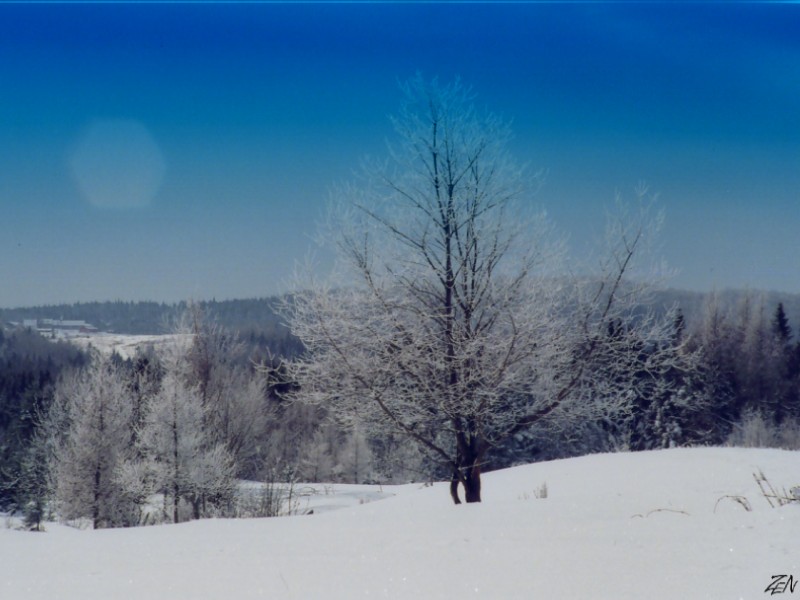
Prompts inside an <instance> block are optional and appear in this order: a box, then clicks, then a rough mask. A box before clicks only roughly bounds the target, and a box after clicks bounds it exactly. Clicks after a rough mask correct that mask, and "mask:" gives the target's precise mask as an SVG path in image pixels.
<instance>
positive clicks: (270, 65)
mask: <svg viewBox="0 0 800 600" xmlns="http://www.w3.org/2000/svg"><path fill="white" fill-rule="evenodd" d="M798 31H800V5H797V4H779V3H771V4H756V3H748V4H726V3H715V4H704V3H681V4H676V3H659V4H651V3H635V4H627V3H613V4H605V3H586V4H573V5H569V4H561V3H556V4H502V5H491V4H405V5H403V4H296V5H292V4H235V5H231V4H228V5H225V4H183V5H181V4H146V5H136V4H107V5H98V4H86V5H81V4H40V5H24V4H0V211H1V212H0V215H1V218H0V252H1V253H2V259H0V280H2V281H3V285H2V286H0V306H18V305H29V304H42V303H56V302H71V301H77V300H83V301H86V300H105V299H123V300H140V299H154V300H165V301H175V300H179V299H185V298H189V297H192V298H196V299H206V298H217V299H223V298H236V297H252V296H263V295H269V294H272V293H276V292H280V291H284V290H285V289H286V284H287V281H288V279H289V277H290V274H291V272H292V269H293V265H294V263H295V261H298V260H302V259H303V258H304V257H305V256H306V254H307V253H308V252H309V250H310V249H313V244H312V243H311V241H310V237H311V236H313V234H314V233H315V231H316V223H317V221H318V220H319V218H320V217H321V215H322V214H323V212H324V207H325V203H326V200H327V194H328V189H329V188H330V186H331V185H332V184H334V183H336V182H339V181H343V180H347V179H349V178H350V177H351V175H352V173H353V171H354V170H355V169H356V168H357V167H358V165H359V163H360V161H361V159H362V157H364V156H365V155H372V156H380V155H382V154H383V153H384V150H385V142H386V140H387V139H390V138H391V135H392V130H391V125H390V122H389V118H388V117H389V116H390V115H391V114H393V113H394V112H396V110H397V108H398V105H399V101H400V93H399V90H398V85H397V82H398V81H399V80H404V79H407V78H409V77H412V76H413V75H414V74H415V73H416V72H418V71H419V72H422V73H423V74H424V75H426V76H438V77H439V78H440V79H441V80H450V79H452V78H454V77H456V76H458V77H460V78H461V79H462V80H463V81H464V82H465V83H467V84H469V85H471V86H472V87H473V88H474V90H475V92H476V94H477V103H478V104H479V105H480V106H485V107H487V108H488V109H490V110H492V111H494V112H496V113H499V114H500V115H502V116H504V117H506V118H508V119H511V120H513V130H514V134H515V138H514V141H513V148H512V151H513V153H514V155H515V157H516V158H517V159H518V160H519V161H520V162H523V163H526V164H528V165H530V167H531V168H532V169H534V170H538V169H545V170H546V171H547V178H546V181H545V185H544V187H543V188H542V189H541V190H540V192H539V193H538V194H537V195H536V197H534V198H532V199H531V200H530V202H532V203H534V204H536V205H537V206H541V207H543V208H545V209H546V210H547V211H548V212H549V213H550V215H551V216H552V218H553V220H554V221H555V222H556V225H557V226H558V227H559V228H560V229H561V230H563V231H565V232H566V233H567V234H569V235H570V237H571V240H572V243H573V245H574V247H575V251H576V252H577V253H581V252H583V251H585V250H586V247H587V240H589V239H592V238H593V236H596V235H597V233H599V231H600V229H601V225H602V223H601V221H602V218H603V214H604V209H605V207H607V206H609V205H611V204H612V203H613V199H614V195H615V193H616V191H620V192H622V193H623V194H630V192H631V190H632V189H633V188H634V187H635V186H636V184H637V182H639V181H640V180H645V181H647V182H648V184H649V185H650V188H651V190H653V191H657V192H659V195H660V199H661V205H662V206H663V207H664V208H665V210H666V216H667V222H666V226H665V229H664V231H663V233H662V248H663V255H664V257H665V258H666V259H667V261H668V262H669V263H670V264H671V265H672V266H674V267H676V268H677V269H678V270H679V274H678V276H677V277H676V278H675V279H674V281H673V285H675V286H676V287H682V288H688V289H699V290H707V289H712V288H718V289H720V288H726V287H744V286H749V287H750V288H763V289H774V290H782V291H791V292H800V235H798V228H799V227H800V35H798V34H797V32H798ZM123 190H124V191H123Z"/></svg>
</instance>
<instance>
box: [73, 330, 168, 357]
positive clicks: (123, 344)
mask: <svg viewBox="0 0 800 600" xmlns="http://www.w3.org/2000/svg"><path fill="white" fill-rule="evenodd" d="M180 335H181V334H164V335H129V334H124V333H93V334H83V335H81V334H79V335H71V336H69V337H67V338H65V339H66V340H67V341H69V342H71V343H73V344H75V345H76V346H78V347H80V348H82V349H83V350H87V349H89V348H95V349H97V350H99V351H100V352H102V353H103V354H111V353H113V352H116V353H117V354H119V355H120V356H121V357H122V358H132V357H133V356H135V355H136V350H137V349H139V348H144V347H145V346H152V347H153V348H155V349H156V350H157V349H158V348H159V347H161V346H164V345H166V344H169V343H171V342H172V341H173V340H174V339H176V337H180Z"/></svg>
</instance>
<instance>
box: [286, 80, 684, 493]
mask: <svg viewBox="0 0 800 600" xmlns="http://www.w3.org/2000/svg"><path fill="white" fill-rule="evenodd" d="M404 92H405V95H406V102H405V104H404V107H403V110H402V112H401V114H400V116H399V118H397V119H396V120H395V121H394V124H395V128H396V130H397V132H398V135H399V140H400V141H399V144H398V145H397V146H396V147H394V148H392V151H391V158H390V160H389V161H388V163H387V164H386V165H381V166H374V165H373V166H371V167H368V169H367V170H366V171H365V177H364V182H363V185H361V186H359V187H347V188H345V189H344V190H342V191H343V193H344V200H345V205H344V208H343V209H342V210H341V211H340V212H339V213H338V217H339V218H338V220H337V221H336V231H337V234H336V236H337V237H336V243H337V247H338V250H339V256H340V259H341V262H340V263H339V267H340V269H339V270H338V271H337V272H336V273H335V281H336V287H331V286H326V285H322V284H316V283H314V282H313V281H312V282H311V283H310V284H308V285H307V287H306V288H305V291H300V292H298V293H297V294H296V295H294V296H293V298H292V302H291V304H290V305H289V306H288V308H287V310H288V313H289V314H288V316H289V320H290V324H291V328H292V331H293V333H294V334H295V335H297V336H298V337H299V338H300V339H301V340H302V341H303V343H304V344H305V347H306V348H307V349H308V353H307V354H306V355H305V356H303V357H302V358H301V359H299V360H296V361H294V362H293V363H291V365H290V369H291V372H292V374H293V376H294V378H295V380H296V381H297V383H298V385H299V392H298V393H297V396H298V397H300V398H302V399H304V400H306V401H309V402H316V403H322V404H324V405H326V406H328V407H329V408H330V409H332V410H333V411H335V412H336V414H337V415H338V417H339V418H342V419H348V418H349V419H350V420H351V421H352V422H361V423H363V424H364V426H365V427H369V428H370V431H371V432H372V433H373V434H380V432H383V433H384V434H387V433H388V432H390V431H394V432H400V433H402V434H403V435H405V436H407V437H408V438H410V439H411V440H413V441H414V442H416V444H417V445H418V446H419V447H420V448H422V449H423V450H425V451H426V452H427V453H428V454H429V455H430V456H431V457H433V458H434V459H435V460H436V461H437V462H438V463H439V464H440V465H443V466H444V467H445V468H446V469H447V470H448V471H449V472H450V474H451V476H452V482H451V495H452V498H453V501H454V502H455V503H460V498H459V495H458V488H459V485H460V486H463V488H464V495H465V499H466V501H467V502H477V501H480V499H481V481H480V475H481V471H482V469H483V468H484V459H485V457H486V454H487V452H488V450H489V449H490V448H491V447H493V446H496V445H499V444H501V443H502V442H503V441H504V440H505V439H507V438H508V437H509V436H512V435H515V434H517V433H519V432H521V431H523V430H525V429H526V428H528V427H530V426H531V425H533V424H535V423H538V422H540V421H543V420H545V419H564V418H567V417H569V416H572V417H582V418H589V417H591V416H597V415H599V414H604V413H609V412H613V411H615V410H620V409H623V410H624V409H629V408H630V406H631V404H630V400H629V396H628V395H627V394H626V392H627V391H628V390H629V388H630V385H632V382H633V381H634V377H633V374H632V373H631V369H629V368H627V365H629V364H630V361H629V360H628V361H627V362H626V360H627V359H628V358H629V357H630V352H631V344H630V341H631V338H632V337H636V339H638V340H645V341H646V342H647V343H652V341H653V340H657V339H666V338H667V337H668V335H669V330H670V325H671V323H670V317H668V318H667V319H665V320H664V321H663V322H661V321H656V320H655V319H653V318H649V317H646V316H645V317H642V316H641V314H639V313H640V311H639V312H638V313H637V310H636V308H637V299H638V298H639V293H640V292H641V291H642V289H641V288H640V286H638V285H634V284H631V283H630V282H628V281H626V277H627V276H628V275H630V273H631V272H632V271H633V269H634V261H633V259H634V256H635V255H636V254H637V253H638V252H639V251H640V250H641V247H642V245H643V244H644V243H645V239H646V237H647V233H648V227H649V222H648V221H647V220H646V219H643V218H641V217H642V214H640V213H636V214H634V215H632V217H633V218H632V219H626V218H620V219H617V220H614V221H613V222H612V226H611V228H610V230H609V232H610V238H609V240H610V243H611V251H610V254H609V255H608V257H607V259H606V260H605V261H603V262H601V265H600V268H601V272H600V273H599V274H598V275H592V276H586V277H580V278H571V279H568V278H566V277H565V274H564V272H563V264H562V262H563V259H564V251H563V244H561V243H560V242H559V241H558V240H557V239H555V238H554V236H553V235H552V231H551V228H550V227H549V225H547V223H546V221H545V220H544V218H543V217H536V216H533V217H531V218H526V217H525V215H524V213H523V212H522V211H521V210H520V209H519V208H518V205H516V204H515V203H516V201H517V200H520V199H521V198H523V195H524V193H525V191H526V189H527V187H526V184H525V181H526V180H525V178H524V175H523V173H522V171H521V170H520V169H518V168H517V167H516V166H515V165H514V163H513V162H512V161H511V159H510V158H509V157H508V155H507V153H506V150H505V148H506V143H507V140H508V138H509V130H508V128H507V127H506V126H505V125H504V124H503V123H502V122H501V121H500V120H498V119H497V118H495V117H493V116H491V115H480V114H478V112H477V111H476V110H475V108H474V107H473V105H472V99H471V95H470V93H469V91H468V90H467V89H465V88H464V87H463V86H462V85H461V84H460V83H458V82H456V83H455V84H453V85H449V86H440V85H438V84H437V83H436V82H433V83H430V84H429V83H427V82H425V81H424V80H422V79H421V78H419V77H418V78H417V79H414V80H412V81H411V82H410V83H409V84H407V85H406V86H405V87H404ZM644 193H645V192H644V190H642V195H644ZM610 323H618V324H620V326H621V327H622V329H623V330H624V331H626V332H629V333H628V334H626V335H624V336H620V337H619V338H617V339H612V338H609V337H608V336H607V330H608V327H609V324H610ZM634 334H635V335H634ZM601 353H602V354H603V356H604V357H605V358H604V361H606V362H608V361H611V362H613V364H615V365H616V369H615V377H614V378H610V377H609V378H602V377H600V375H599V374H598V373H597V372H595V371H593V370H592V369H591V368H590V366H591V364H593V362H595V363H596V362H597V361H598V360H600V355H601Z"/></svg>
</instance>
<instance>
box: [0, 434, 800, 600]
mask: <svg viewBox="0 0 800 600" xmlns="http://www.w3.org/2000/svg"><path fill="white" fill-rule="evenodd" d="M759 469H760V470H761V471H763V472H764V474H765V475H766V476H767V477H768V478H769V480H770V482H771V483H772V484H773V485H774V486H775V487H776V488H783V487H785V488H787V489H789V488H790V487H791V486H794V485H797V484H798V483H800V455H798V453H796V452H786V451H779V450H752V449H733V448H700V449H675V450H666V451H659V452H642V453H632V454H606V455H594V456H588V457H583V458H576V459H570V460H561V461H553V462H549V463H539V464H534V465H528V466H524V467H517V468H514V469H508V470H504V471H498V472H495V473H489V474H487V475H485V477H484V491H483V500H484V501H483V503H481V504H476V505H461V506H453V505H452V504H451V502H450V499H449V496H448V493H447V486H446V485H445V484H436V485H434V486H432V487H430V486H429V487H423V486H420V485H408V486H401V487H399V488H388V487H384V488H378V487H377V486H375V487H372V488H370V486H356V487H352V486H334V487H324V488H317V489H318V492H319V493H318V494H316V495H314V498H313V502H314V503H315V504H314V507H315V510H314V514H313V515H303V516H294V517H283V518H273V519H257V520H205V521H195V522H191V523H186V524H181V525H164V526H154V527H146V528H137V529H127V530H104V531H90V530H84V531H80V530H76V529H71V528H68V527H64V526H59V525H55V524H48V526H47V532H45V533H41V534H39V533H25V532H20V531H14V530H10V529H0V574H1V575H0V598H4V599H5V598H8V599H24V600H34V599H42V600H44V599H47V600H53V599H60V600H86V599H98V600H101V599H102V600H108V599H112V598H113V599H120V598H131V599H140V598H148V599H156V598H165V599H176V600H177V599H185V600H201V599H206V598H207V599H227V598H230V599H232V600H242V599H248V598H279V599H283V598H286V599H306V598H311V599H316V598H319V599H342V600H345V599H348V600H349V599H353V598H414V599H417V598H448V599H450V598H498V599H514V598H519V599H523V598H524V599H531V598H539V599H573V598H581V599H582V598H609V599H616V600H621V599H637V600H640V599H647V600H652V599H658V598H663V599H669V600H675V599H682V600H686V599H690V600H691V599H694V598H709V599H738V598H763V597H765V596H769V595H770V594H769V592H767V593H765V589H766V588H767V586H768V585H770V583H771V582H772V581H773V576H775V575H783V574H785V575H791V576H792V577H793V578H794V581H796V580H797V579H798V578H800V536H798V532H799V531H800V504H798V503H796V502H795V503H791V504H788V505H786V506H782V507H779V508H770V505H769V504H768V502H767V500H766V499H765V498H764V497H763V496H762V495H761V492H760V491H759V488H758V485H757V484H756V482H755V481H754V479H753V473H754V472H756V471H757V470H759ZM543 484H546V486H547V497H546V498H540V497H537V495H538V496H541V495H542V493H541V489H542V486H543ZM326 492H327V493H326ZM732 496H738V497H739V498H740V500H736V499H735V498H733V497H732ZM384 497H385V499H381V498H384ZM741 502H745V503H748V504H749V506H750V507H751V509H752V510H750V511H748V510H745V508H744V507H743V506H742V504H741ZM337 503H338V504H340V505H342V507H341V508H339V509H338V510H324V509H325V507H326V506H327V507H328V508H330V507H332V505H334V504H337ZM783 581H785V580H783ZM794 593H796V594H797V595H798V596H800V585H798V586H797V588H795V591H794ZM785 594H786V596H789V597H792V595H793V594H792V592H791V590H790V589H789V588H786V589H785Z"/></svg>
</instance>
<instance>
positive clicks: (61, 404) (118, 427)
mask: <svg viewBox="0 0 800 600" xmlns="http://www.w3.org/2000/svg"><path fill="white" fill-rule="evenodd" d="M131 404H132V403H131V397H130V394H129V390H128V388H127V386H126V385H125V382H124V379H123V376H122V374H121V373H120V370H119V368H118V367H117V366H115V365H114V363H113V362H112V361H111V360H110V359H109V358H106V357H102V356H100V355H99V354H96V355H95V356H94V357H93V359H92V363H91V365H90V366H88V367H86V368H85V369H83V370H82V371H80V372H78V373H76V374H74V375H73V376H71V377H65V378H63V379H62V380H61V382H60V383H59V386H58V389H57V391H56V398H55V400H54V404H53V407H52V408H51V420H52V422H53V423H54V426H53V428H52V429H53V430H54V431H55V432H57V433H56V435H57V436H58V438H59V439H57V440H56V442H55V443H56V450H55V452H54V453H53V459H54V464H53V466H52V468H53V477H54V489H55V497H56V500H57V507H58V514H59V516H60V517H61V518H63V519H67V520H70V519H78V518H89V519H91V521H92V524H93V526H94V527H95V528H100V527H114V526H120V525H131V524H133V523H135V521H136V519H137V513H136V507H135V506H133V505H132V504H130V503H128V502H126V501H125V494H124V490H123V488H122V486H121V485H120V483H119V481H118V479H117V469H118V468H119V466H120V465H121V464H122V463H123V462H124V461H125V460H127V459H128V458H129V456H130V452H131V443H130V442H131V437H130V432H131V425H132V421H131Z"/></svg>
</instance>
